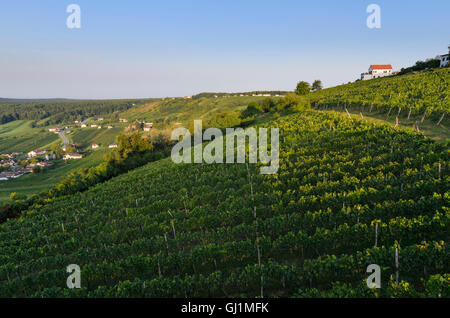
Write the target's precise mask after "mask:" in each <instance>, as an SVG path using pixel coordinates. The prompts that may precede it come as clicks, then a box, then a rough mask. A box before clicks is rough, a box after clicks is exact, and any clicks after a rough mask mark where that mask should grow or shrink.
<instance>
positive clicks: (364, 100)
mask: <svg viewBox="0 0 450 318" xmlns="http://www.w3.org/2000/svg"><path fill="white" fill-rule="evenodd" d="M311 97H312V99H313V100H314V102H315V105H316V106H319V107H322V108H323V107H326V106H336V105H338V104H339V105H340V106H344V105H347V107H351V106H353V107H355V106H358V107H361V110H363V109H364V108H363V107H365V110H366V111H368V110H369V109H371V110H386V112H387V111H389V110H390V111H392V113H395V114H397V112H398V114H400V115H402V116H407V115H408V114H409V111H410V110H411V113H412V115H415V114H417V115H418V114H420V115H422V114H423V113H425V111H426V112H427V115H428V116H429V115H430V114H433V115H434V116H435V117H436V118H438V119H439V116H440V115H441V114H443V113H445V114H446V115H447V116H448V115H449V114H450V69H449V68H441V69H434V70H427V71H421V72H414V73H411V74H407V75H401V76H389V77H384V78H378V79H373V80H368V81H357V82H355V83H350V84H346V85H340V86H336V87H332V88H328V89H324V90H322V91H319V92H317V93H314V94H312V95H311ZM410 115H411V114H410Z"/></svg>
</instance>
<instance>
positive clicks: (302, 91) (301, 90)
mask: <svg viewBox="0 0 450 318" xmlns="http://www.w3.org/2000/svg"><path fill="white" fill-rule="evenodd" d="M310 92H311V86H310V85H309V83H308V82H304V81H301V82H299V83H298V84H297V87H296V89H295V94H297V95H307V94H309V93H310Z"/></svg>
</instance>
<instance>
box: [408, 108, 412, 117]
mask: <svg viewBox="0 0 450 318" xmlns="http://www.w3.org/2000/svg"><path fill="white" fill-rule="evenodd" d="M411 112H412V107H410V108H409V113H408V120H409V118H410V117H411Z"/></svg>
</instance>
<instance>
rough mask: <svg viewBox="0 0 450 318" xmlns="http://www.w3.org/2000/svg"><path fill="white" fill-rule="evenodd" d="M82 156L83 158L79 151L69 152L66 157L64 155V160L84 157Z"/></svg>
mask: <svg viewBox="0 0 450 318" xmlns="http://www.w3.org/2000/svg"><path fill="white" fill-rule="evenodd" d="M82 158H83V155H82V154H79V153H68V154H66V155H64V157H63V159H64V160H70V159H73V160H78V159H82Z"/></svg>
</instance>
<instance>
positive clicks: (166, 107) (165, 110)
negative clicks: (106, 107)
mask: <svg viewBox="0 0 450 318" xmlns="http://www.w3.org/2000/svg"><path fill="white" fill-rule="evenodd" d="M263 99H264V97H257V96H232V97H218V98H214V97H203V98H199V99H186V98H175V99H172V98H169V99H166V100H161V101H158V102H153V103H148V104H147V105H145V106H141V107H136V108H133V109H130V110H128V111H126V112H123V113H121V114H120V117H123V118H127V119H130V120H135V119H142V120H146V121H147V122H153V123H154V127H155V128H157V129H165V128H168V127H173V126H176V125H177V124H183V125H185V126H187V125H189V124H192V122H193V121H194V120H198V119H203V120H205V119H208V118H210V117H212V116H214V115H217V114H221V113H230V112H239V111H241V110H243V109H245V108H246V107H247V105H248V103H250V102H252V101H255V102H258V101H261V100H263Z"/></svg>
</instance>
